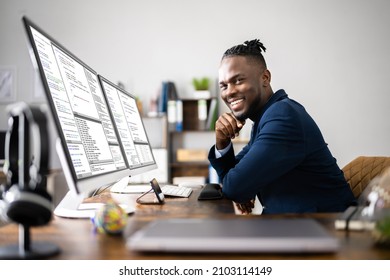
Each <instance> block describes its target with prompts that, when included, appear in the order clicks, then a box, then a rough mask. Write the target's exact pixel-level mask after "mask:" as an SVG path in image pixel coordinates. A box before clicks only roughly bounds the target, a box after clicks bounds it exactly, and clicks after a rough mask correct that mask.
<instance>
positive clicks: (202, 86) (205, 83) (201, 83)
mask: <svg viewBox="0 0 390 280" xmlns="http://www.w3.org/2000/svg"><path fill="white" fill-rule="evenodd" d="M192 85H193V86H194V88H195V90H208V89H209V86H210V79H209V78H207V77H204V78H201V79H197V78H193V79H192Z"/></svg>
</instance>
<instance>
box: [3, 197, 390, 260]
mask: <svg viewBox="0 0 390 280" xmlns="http://www.w3.org/2000/svg"><path fill="white" fill-rule="evenodd" d="M198 192H199V191H198V190H195V191H194V192H193V193H192V195H191V196H190V198H188V199H187V198H167V199H166V203H165V204H164V205H137V206H136V212H135V213H134V214H131V215H129V218H128V225H127V227H126V229H125V233H124V235H123V236H110V235H105V234H99V233H96V232H94V230H93V226H92V223H91V221H90V220H88V219H66V218H59V217H54V218H53V220H52V222H51V223H50V224H49V225H47V226H43V227H37V228H33V229H32V230H31V234H32V237H31V239H32V243H34V241H48V242H52V243H55V244H57V245H58V246H59V247H60V249H61V253H60V254H59V255H57V256H55V257H54V258H55V259H76V260H83V259H91V260H100V259H114V260H120V259H144V260H148V259H150V260H153V259H169V260H173V259H181V260H191V259H281V260H286V259H324V260H328V259H329V260H332V259H345V260H353V259H362V260H369V259H390V249H384V248H378V247H376V246H375V245H374V242H373V240H372V239H371V236H370V233H369V232H349V233H346V232H344V231H336V230H335V229H334V219H335V217H337V215H338V214H337V213H334V214H304V215H272V216H268V215H267V217H272V218H275V219H278V218H281V217H283V218H285V217H290V218H297V217H300V218H302V217H305V218H314V219H316V220H317V221H318V222H320V223H321V224H322V225H323V226H325V228H326V229H327V230H329V232H330V233H331V234H333V235H335V236H337V237H338V239H339V240H340V244H341V248H340V250H339V251H338V252H336V253H326V254H270V253H266V254H264V253H263V254H253V253H250V254H242V253H240V254H237V253H224V254H221V253H218V254H210V253H207V254H206V253H204V254H203V253H196V254H193V253H191V254H189V253H188V254H183V253H180V254H175V253H162V254H158V253H147V254H144V253H137V252H132V251H129V250H128V249H127V248H126V246H125V238H124V236H126V235H128V234H131V233H132V232H134V231H135V230H137V229H139V228H141V227H142V226H144V225H145V224H147V223H148V222H150V221H152V220H155V219H158V218H160V219H162V218H217V217H218V218H227V219H228V218H232V217H235V215H234V210H233V206H232V203H231V201H228V200H224V199H222V200H214V201H198V200H197V196H198ZM108 196H109V194H107V193H104V194H100V195H99V196H97V197H95V198H94V200H100V201H102V200H103V201H104V200H106V199H107V197H108ZM120 196H122V197H121V198H120V199H121V200H126V199H129V200H131V201H134V200H135V198H136V196H135V195H120ZM242 217H243V218H244V219H261V218H263V217H264V216H242ZM17 239H18V226H17V225H14V224H12V225H7V226H5V227H2V228H0V246H1V245H8V244H11V243H16V242H17V241H18V240H17Z"/></svg>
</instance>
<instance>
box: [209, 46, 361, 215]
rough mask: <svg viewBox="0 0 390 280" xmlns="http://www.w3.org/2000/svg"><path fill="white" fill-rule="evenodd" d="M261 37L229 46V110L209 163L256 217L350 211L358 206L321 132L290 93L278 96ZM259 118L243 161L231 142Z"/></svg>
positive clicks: (224, 65) (224, 68) (225, 87)
mask: <svg viewBox="0 0 390 280" xmlns="http://www.w3.org/2000/svg"><path fill="white" fill-rule="evenodd" d="M265 50H266V49H265V47H264V45H263V44H262V43H261V42H260V41H259V40H252V41H246V42H245V43H244V44H242V45H237V46H234V47H232V48H230V49H228V50H227V51H226V52H225V53H224V55H223V57H222V60H221V64H220V68H219V85H220V90H221V98H222V100H223V101H224V102H225V103H226V105H227V106H228V107H229V109H230V111H231V112H229V113H224V114H223V115H221V116H220V117H219V118H218V120H217V121H216V125H215V135H216V144H215V146H213V147H212V148H211V149H210V152H209V161H210V163H211V165H212V166H213V167H214V168H215V170H216V171H217V173H218V175H219V177H220V180H221V182H222V191H223V193H224V195H225V197H227V198H229V199H231V200H233V201H234V202H236V205H237V206H238V208H239V209H240V210H241V211H242V212H243V213H250V212H251V211H252V208H253V206H254V204H253V201H254V198H255V197H256V196H257V197H258V198H259V200H260V201H261V204H262V206H263V208H264V209H263V213H309V212H342V211H344V210H345V209H346V208H347V207H348V206H350V205H353V204H355V203H356V200H355V198H354V196H353V193H352V191H351V189H350V188H349V185H348V183H347V182H346V181H345V178H344V174H343V172H342V171H341V170H340V168H339V167H338V165H337V162H336V159H335V158H334V157H333V156H332V154H331V152H330V151H329V149H328V146H327V144H326V143H325V141H324V138H323V136H322V134H321V131H320V129H319V128H318V126H317V124H316V123H315V122H314V120H313V119H312V118H311V117H310V115H309V114H308V113H307V112H306V111H305V108H304V107H303V106H302V105H300V104H299V103H297V102H296V101H294V100H292V99H290V98H289V97H288V96H287V94H286V92H285V91H284V90H283V89H280V90H278V91H276V92H275V93H274V92H273V90H272V87H271V73H270V71H269V70H268V68H267V64H266V62H265V60H264V57H263V54H262V53H263V52H265ZM246 119H250V120H252V121H253V128H252V133H251V139H250V141H249V143H248V144H247V145H246V146H245V147H244V148H243V149H242V151H241V152H240V153H238V154H237V155H236V156H235V153H234V150H233V145H232V143H231V140H232V139H234V138H235V137H236V136H237V135H238V133H239V131H240V130H241V129H242V127H243V126H244V124H245V120H246Z"/></svg>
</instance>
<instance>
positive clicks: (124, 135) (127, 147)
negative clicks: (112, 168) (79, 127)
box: [98, 75, 157, 179]
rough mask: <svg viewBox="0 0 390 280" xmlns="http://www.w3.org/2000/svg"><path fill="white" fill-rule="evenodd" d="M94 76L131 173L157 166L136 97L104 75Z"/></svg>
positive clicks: (136, 173)
mask: <svg viewBox="0 0 390 280" xmlns="http://www.w3.org/2000/svg"><path fill="white" fill-rule="evenodd" d="M98 77H99V81H100V84H101V86H102V89H103V93H104V96H105V98H106V101H107V104H108V105H109V106H108V107H109V110H110V113H111V117H112V119H113V122H114V124H115V128H116V129H117V133H118V136H119V140H120V142H121V143H122V146H123V148H124V152H125V157H126V160H127V163H128V166H129V168H130V170H131V175H132V176H134V175H138V174H141V173H143V172H146V171H150V170H153V169H155V168H157V165H156V161H155V159H154V156H153V152H152V148H151V146H150V143H149V139H148V135H147V133H146V130H145V126H144V124H143V121H142V117H141V115H140V113H139V110H138V106H137V101H136V98H135V97H134V96H133V95H131V94H130V93H128V92H126V91H125V90H124V89H122V88H120V87H119V86H117V85H115V84H114V83H112V82H110V81H109V80H107V79H106V78H104V77H102V76H100V75H98ZM151 179H152V178H151Z"/></svg>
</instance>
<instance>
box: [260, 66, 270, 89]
mask: <svg viewBox="0 0 390 280" xmlns="http://www.w3.org/2000/svg"><path fill="white" fill-rule="evenodd" d="M261 79H262V82H263V86H264V87H268V86H269V85H270V84H271V72H270V71H269V70H268V69H265V70H264V71H263V73H262V74H261Z"/></svg>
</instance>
